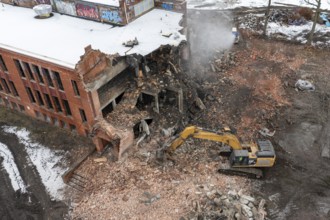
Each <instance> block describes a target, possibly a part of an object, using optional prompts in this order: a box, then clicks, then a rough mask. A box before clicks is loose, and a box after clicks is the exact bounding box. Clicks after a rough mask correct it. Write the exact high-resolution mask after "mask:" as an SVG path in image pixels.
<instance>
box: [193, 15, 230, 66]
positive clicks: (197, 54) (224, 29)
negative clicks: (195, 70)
mask: <svg viewBox="0 0 330 220" xmlns="http://www.w3.org/2000/svg"><path fill="white" fill-rule="evenodd" d="M190 13H193V15H191V16H194V17H197V19H196V18H195V19H193V20H188V26H189V41H190V50H191V58H192V61H193V62H198V63H199V62H201V63H205V62H208V61H209V60H210V59H212V57H213V55H214V53H215V52H217V51H224V50H228V49H230V48H231V47H232V46H233V43H234V35H233V34H232V27H233V21H232V16H231V14H230V13H228V12H218V14H219V15H216V16H215V15H214V13H212V14H213V15H212V14H211V13H210V14H208V13H200V12H198V11H192V12H190Z"/></svg>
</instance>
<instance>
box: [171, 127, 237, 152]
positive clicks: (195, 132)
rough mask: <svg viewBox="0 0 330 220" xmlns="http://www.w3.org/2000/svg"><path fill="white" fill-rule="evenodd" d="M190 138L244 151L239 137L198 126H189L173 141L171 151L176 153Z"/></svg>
mask: <svg viewBox="0 0 330 220" xmlns="http://www.w3.org/2000/svg"><path fill="white" fill-rule="evenodd" d="M190 137H192V138H198V139H204V140H211V141H215V142H220V143H224V144H226V145H228V146H230V147H231V148H232V149H234V150H241V149H242V146H241V144H240V142H239V140H238V139H237V137H236V136H235V135H233V134H231V133H227V132H216V131H209V130H205V129H203V128H199V127H196V126H189V127H186V128H185V129H184V130H183V131H182V132H181V133H180V134H179V135H178V136H176V138H175V139H174V140H173V141H171V143H170V146H169V151H170V152H173V151H175V150H176V149H177V148H178V147H180V146H181V145H182V144H183V143H184V142H185V141H186V140H187V139H188V138H190Z"/></svg>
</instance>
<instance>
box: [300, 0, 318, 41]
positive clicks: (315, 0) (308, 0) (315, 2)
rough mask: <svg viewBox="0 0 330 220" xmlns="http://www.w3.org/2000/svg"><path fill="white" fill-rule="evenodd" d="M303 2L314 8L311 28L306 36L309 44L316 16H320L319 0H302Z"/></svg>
mask: <svg viewBox="0 0 330 220" xmlns="http://www.w3.org/2000/svg"><path fill="white" fill-rule="evenodd" d="M304 2H306V3H307V4H309V5H312V6H314V7H315V8H316V11H315V14H314V18H313V26H312V30H311V31H310V32H309V36H308V40H307V44H308V45H311V44H312V40H313V36H314V32H315V27H316V22H317V19H318V17H319V16H320V9H321V0H304Z"/></svg>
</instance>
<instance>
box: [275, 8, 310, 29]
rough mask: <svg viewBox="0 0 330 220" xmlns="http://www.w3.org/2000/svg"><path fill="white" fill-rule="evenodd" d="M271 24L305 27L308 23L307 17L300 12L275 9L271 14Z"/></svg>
mask: <svg viewBox="0 0 330 220" xmlns="http://www.w3.org/2000/svg"><path fill="white" fill-rule="evenodd" d="M269 21H270V22H279V23H282V24H287V25H303V24H306V23H307V20H306V18H305V17H303V16H302V15H300V14H299V11H294V10H288V9H273V10H271V12H270V14H269Z"/></svg>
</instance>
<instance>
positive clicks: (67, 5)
mask: <svg viewBox="0 0 330 220" xmlns="http://www.w3.org/2000/svg"><path fill="white" fill-rule="evenodd" d="M54 2H55V5H56V8H57V11H58V12H59V13H63V14H67V15H72V16H76V15H77V13H76V8H75V4H74V3H71V2H65V1H62V0H54Z"/></svg>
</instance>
